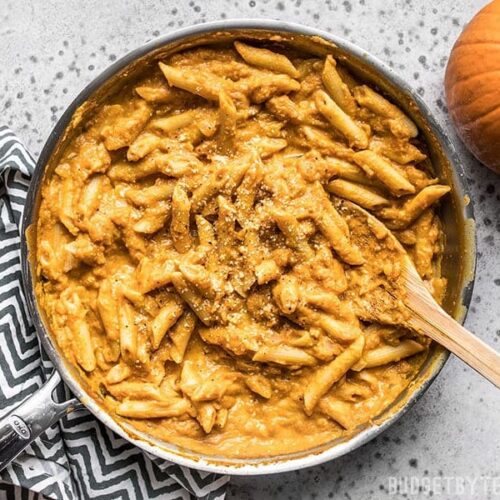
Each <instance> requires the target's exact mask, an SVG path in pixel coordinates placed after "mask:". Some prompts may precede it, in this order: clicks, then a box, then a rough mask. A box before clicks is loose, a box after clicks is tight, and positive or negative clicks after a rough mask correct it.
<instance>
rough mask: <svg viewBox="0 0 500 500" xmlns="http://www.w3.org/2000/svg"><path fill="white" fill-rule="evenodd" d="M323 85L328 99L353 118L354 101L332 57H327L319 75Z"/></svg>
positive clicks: (354, 110) (354, 111)
mask: <svg viewBox="0 0 500 500" xmlns="http://www.w3.org/2000/svg"><path fill="white" fill-rule="evenodd" d="M321 78H322V81H323V85H324V86H325V88H326V90H327V92H328V94H330V97H331V98H332V99H333V100H334V101H335V103H336V104H337V106H339V107H340V108H341V109H342V111H344V113H347V114H348V115H351V116H353V115H354V114H355V113H356V101H355V100H354V97H353V96H352V94H351V91H350V90H349V87H348V86H347V85H346V84H345V83H344V81H343V80H342V78H341V77H340V75H339V73H338V71H337V63H336V61H335V59H334V58H333V56H331V55H328V56H326V59H325V64H324V66H323V73H322V74H321Z"/></svg>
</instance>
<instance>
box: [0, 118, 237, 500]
mask: <svg viewBox="0 0 500 500" xmlns="http://www.w3.org/2000/svg"><path fill="white" fill-rule="evenodd" d="M33 168H34V161H33V159H32V158H31V156H30V155H29V153H28V152H27V151H26V149H25V148H24V146H23V145H22V144H21V143H20V142H19V140H18V139H17V138H16V136H15V135H14V134H13V133H12V132H11V131H10V130H9V129H8V128H6V127H2V126H0V416H2V415H3V414H5V413H7V412H8V411H10V410H11V409H12V408H14V407H15V406H17V405H18V404H19V403H21V402H22V401H23V400H24V399H26V398H27V397H28V396H29V395H30V394H32V393H33V392H34V391H35V390H36V389H37V388H39V387H40V385H41V384H42V383H43V381H44V380H45V379H46V377H47V375H49V374H50V373H51V371H52V369H53V368H52V365H51V364H50V361H49V360H48V359H46V356H44V353H43V352H41V349H40V345H39V344H38V339H37V336H36V333H35V329H34V327H33V325H32V323H31V320H30V318H29V314H28V311H27V308H26V303H25V300H24V296H23V291H22V288H21V265H20V254H19V223H20V220H21V214H22V211H23V206H24V201H25V199H26V193H27V190H28V185H29V181H30V175H31V172H32V171H33ZM60 391H61V394H62V395H64V391H67V389H65V388H64V387H63V386H62V385H61V387H60ZM228 481H229V477H228V476H218V475H216V474H208V473H203V472H199V471H196V470H192V469H188V468H186V467H180V466H178V465H175V464H172V463H170V462H166V461H165V460H161V459H158V458H155V457H153V456H151V455H148V454H146V453H144V452H142V451H141V450H140V449H139V448H136V447H135V446H133V445H131V444H129V443H128V442H127V441H125V440H124V439H122V438H120V437H118V436H116V435H115V434H113V432H111V431H110V430H109V429H107V428H106V427H105V426H104V425H102V424H101V423H100V422H99V421H97V420H96V419H95V418H94V417H93V416H92V415H91V414H90V413H88V412H86V411H77V412H74V413H72V414H70V415H68V416H67V417H65V418H64V419H62V420H61V421H60V422H59V423H58V424H57V425H55V426H54V427H52V428H51V429H49V430H48V431H47V432H46V433H44V434H42V435H41V436H40V437H39V438H38V439H37V440H36V441H35V442H34V443H33V444H32V445H31V446H30V447H29V448H28V449H27V450H26V451H25V452H24V453H22V454H21V455H20V456H19V457H18V458H17V459H16V460H15V461H14V462H13V463H12V464H11V465H10V466H9V467H7V468H6V469H5V470H3V471H2V472H1V473H0V498H9V499H10V498H42V497H43V498H50V499H57V500H59V499H64V500H72V499H87V498H88V499H92V500H97V499H103V500H104V499H105V500H112V499H141V500H142V499H149V498H160V499H191V498H194V497H197V498H203V499H207V500H209V499H210V500H215V499H221V500H222V499H223V498H224V497H225V491H226V486H227V482H228Z"/></svg>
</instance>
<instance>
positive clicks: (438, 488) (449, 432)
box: [0, 0, 500, 500]
mask: <svg viewBox="0 0 500 500" xmlns="http://www.w3.org/2000/svg"><path fill="white" fill-rule="evenodd" d="M485 3H487V2H486V1H484V0H480V1H479V0H442V1H434V2H432V1H427V0H406V1H400V0H398V1H393V2H390V1H385V0H375V1H373V0H345V1H333V0H326V1H323V0H316V1H315V0H302V1H301V0H293V1H287V0H281V1H279V0H239V1H229V0H227V1H224V0H218V1H207V0H195V1H182V0H178V1H172V0H166V1H156V2H154V1H151V0H122V1H109V2H105V1H102V0H87V1H81V0H67V1H63V0H61V1H57V0H31V1H29V0H25V1H22V0H12V1H10V0H0V113H1V114H0V123H7V124H8V125H9V126H10V127H11V128H12V129H14V130H15V131H16V132H17V133H18V134H19V135H20V137H21V138H22V139H23V140H24V141H25V142H26V144H27V146H28V147H29V148H30V150H31V151H32V153H33V155H34V156H35V157H36V156H37V155H38V154H39V152H40V149H41V147H42V145H43V143H44V141H45V140H46V138H47V136H48V134H49V132H50V130H51V128H52V126H53V125H54V123H55V121H56V120H57V118H58V117H59V115H60V114H61V112H62V111H63V110H64V108H65V107H66V105H67V104H68V103H69V102H70V101H71V100H72V99H73V97H74V96H75V95H76V93H77V92H78V91H79V90H80V89H82V88H83V87H84V86H85V85H86V84H87V83H88V82H89V81H90V80H92V79H93V78H94V77H95V76H96V75H97V74H98V73H99V72H100V71H102V70H103V69H104V68H106V66H108V65H109V64H110V63H111V62H112V61H114V60H115V59H116V58H119V57H121V56H122V55H124V54H125V53H126V52H127V51H129V50H131V49H133V48H134V47H137V46H138V45H141V44H142V43H144V42H145V41H147V40H150V39H151V38H153V37H155V36H158V35H159V34H161V33H166V32H169V31H171V30H174V29H176V28H178V27H180V26H186V25H189V24H194V23H200V22H204V21H209V20H215V19H221V18H222V19H224V18H236V17H262V18H274V19H283V20H288V21H296V22H301V23H303V24H308V25H311V26H316V27H320V28H323V29H325V30H328V31H331V32H332V33H335V34H337V35H340V36H343V37H345V38H347V39H348V40H350V41H352V42H354V43H356V44H358V45H360V46H361V47H363V48H365V49H367V50H369V51H371V52H372V53H373V54H374V55H376V56H378V57H379V58H380V59H382V60H383V61H385V62H386V63H388V64H389V65H390V66H392V67H393V68H394V69H395V70H396V71H397V72H399V73H400V74H401V75H402V76H403V77H404V78H405V79H406V80H407V81H409V82H410V83H411V85H412V86H413V87H414V89H415V90H416V91H417V92H418V93H419V94H420V95H421V96H422V97H423V98H424V100H425V101H426V102H427V104H428V105H429V107H430V108H431V110H432V111H433V112H434V113H435V114H436V116H437V118H438V120H439V121H440V122H441V123H442V124H444V126H445V127H446V130H448V132H449V134H450V136H451V137H452V138H453V139H454V140H455V141H456V142H457V146H458V148H459V151H460V154H461V158H462V160H463V162H464V164H465V168H466V170H467V174H468V175H467V177H468V180H469V183H470V194H471V198H472V201H473V202H474V205H475V210H476V218H477V229H478V246H479V248H478V250H479V253H478V269H477V280H476V287H475V292H474V298H473V302H472V307H471V310H470V314H469V317H468V319H467V326H468V327H469V328H470V329H471V330H472V331H474V332H475V333H476V334H477V335H479V336H480V337H481V338H483V339H484V340H485V341H486V342H488V343H489V344H491V345H492V346H493V347H495V348H496V349H500V342H499V339H500V177H499V176H496V175H495V174H493V173H491V172H489V171H488V170H487V169H486V168H484V167H482V166H481V165H479V164H478V163H477V162H476V161H474V160H473V159H472V158H471V157H470V156H469V155H468V153H467V152H466V151H465V150H464V148H463V147H462V146H461V145H460V144H459V143H458V141H457V139H456V137H455V135H454V133H453V130H452V128H451V126H450V123H449V121H448V118H447V115H446V109H445V106H444V98H443V88H442V81H443V73H444V67H445V64H446V60H447V56H448V54H449V51H450V49H451V47H452V45H453V43H454V41H455V39H456V37H457V36H458V34H459V33H460V31H461V29H462V27H463V26H464V24H465V23H466V22H467V21H468V20H469V19H470V18H471V17H472V15H473V14H474V13H475V12H476V11H477V10H478V9H479V8H480V7H481V6H482V5H484V4H485ZM499 420H500V398H499V393H498V391H497V390H495V389H494V388H493V387H492V386H491V385H490V384H489V383H487V382H485V381H484V380H481V378H480V377H479V376H478V375H476V374H475V373H474V372H472V371H471V370H470V369H468V368H466V367H465V366H463V365H462V364H461V363H460V362H459V361H457V360H456V359H452V360H450V361H449V362H448V364H447V366H446V367H445V369H444V370H443V372H442V373H441V375H440V376H439V378H438V379H437V381H436V382H435V383H434V385H433V386H432V387H431V389H430V390H429V391H428V392H427V394H426V395H425V396H424V398H423V400H421V401H420V402H419V403H418V404H417V406H416V407H414V408H413V409H412V410H411V411H410V412H409V413H408V414H407V415H406V416H405V417H403V418H402V419H401V420H400V421H399V422H398V423H397V424H396V425H394V426H393V427H392V428H391V429H390V430H388V431H387V432H385V433H384V434H383V435H382V436H380V437H379V438H378V439H376V440H375V441H372V442H371V443H369V444H367V445H365V446H363V447H362V448H360V449H359V450H357V451H356V452H354V453H351V454H350V455H348V456H346V457H343V458H341V459H339V460H336V461H334V462H331V463H328V464H325V465H323V466H319V467H314V468H311V469H308V470H303V471H300V472H295V473H289V474H282V475H277V476H268V477H257V478H251V477H249V478H244V477H239V478H234V480H233V481H232V483H231V487H230V491H229V498H239V499H260V500H264V499H268V498H277V499H280V500H281V499H288V498H289V499H294V500H295V499H298V498H321V499H323V498H338V499H340V498H346V499H358V498H359V499H364V500H369V499H377V500H379V499H385V498H401V497H404V498H406V497H408V498H428V497H430V496H434V497H436V498H440V499H447V500H448V499H449V500H451V499H456V498H467V499H470V498H474V499H488V498H496V497H500V478H499V476H500V461H499V457H500V426H499V425H498V424H499ZM398 485H399V486H400V491H399V493H396V487H397V486H398ZM419 487H420V490H419Z"/></svg>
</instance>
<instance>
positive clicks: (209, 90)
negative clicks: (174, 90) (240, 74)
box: [159, 62, 224, 102]
mask: <svg viewBox="0 0 500 500" xmlns="http://www.w3.org/2000/svg"><path fill="white" fill-rule="evenodd" d="M159 66H160V69H161V71H162V73H163V75H164V76H165V78H166V79H167V81H168V84H169V85H171V86H172V87H178V88H180V89H183V90H187V91H188V92H191V93H192V94H196V95H199V96H200V97H203V98H204V99H207V100H209V101H216V102H217V101H218V100H219V93H220V91H221V90H222V89H223V88H224V81H223V80H222V78H219V77H217V76H216V75H213V74H210V73H206V72H199V71H197V72H193V71H190V70H187V71H186V70H183V69H180V68H174V67H173V66H167V65H166V64H164V63H162V62H160V63H159Z"/></svg>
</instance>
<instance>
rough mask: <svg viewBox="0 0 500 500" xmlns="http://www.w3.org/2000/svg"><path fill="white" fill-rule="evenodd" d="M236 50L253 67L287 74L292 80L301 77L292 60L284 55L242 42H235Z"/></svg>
mask: <svg viewBox="0 0 500 500" xmlns="http://www.w3.org/2000/svg"><path fill="white" fill-rule="evenodd" d="M234 48H235V49H236V50H237V51H238V54H240V56H241V57H242V58H243V60H244V61H245V62H246V63H248V64H251V65H252V66H257V67H259V68H264V69H269V70H271V71H277V72H278V73H285V74H286V75H288V76H291V77H292V78H297V77H298V76H299V72H298V71H297V69H295V67H294V65H293V64H292V63H291V62H290V59H288V57H286V56H284V55H282V54H278V53H276V52H272V51H271V50H268V49H259V48H257V47H251V46H250V45H247V44H245V43H242V42H234Z"/></svg>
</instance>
